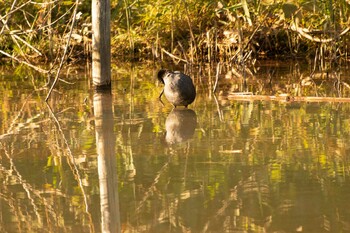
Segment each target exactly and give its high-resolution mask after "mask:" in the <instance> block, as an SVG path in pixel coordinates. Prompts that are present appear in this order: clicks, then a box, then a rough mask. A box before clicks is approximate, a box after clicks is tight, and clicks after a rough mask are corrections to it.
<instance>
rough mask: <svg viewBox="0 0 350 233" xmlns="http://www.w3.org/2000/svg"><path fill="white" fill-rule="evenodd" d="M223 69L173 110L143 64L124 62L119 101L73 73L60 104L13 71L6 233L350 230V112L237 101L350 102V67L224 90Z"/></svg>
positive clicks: (1, 173) (296, 71) (2, 215)
mask: <svg viewBox="0 0 350 233" xmlns="http://www.w3.org/2000/svg"><path fill="white" fill-rule="evenodd" d="M215 69H216V68H215V67H214V68H212V69H208V68H207V67H204V68H201V69H194V70H192V72H193V78H194V81H195V84H196V87H197V91H198V96H197V99H196V101H195V102H194V103H193V104H192V105H190V106H189V109H181V108H179V109H176V110H173V109H172V106H171V105H170V104H169V103H168V102H167V101H166V100H165V98H164V96H163V102H164V105H162V104H161V103H160V102H159V101H158V99H157V97H158V95H159V93H160V91H161V89H162V88H161V85H160V84H158V83H157V82H156V81H155V78H154V77H155V74H156V69H155V68H153V67H152V66H148V65H144V64H138V65H132V66H131V65H124V66H122V67H121V68H120V67H119V68H117V67H115V68H114V70H113V90H112V94H108V93H104V94H98V93H94V92H93V91H92V90H91V89H92V88H91V82H90V81H89V74H88V73H85V72H81V71H79V70H77V71H76V73H74V72H73V71H72V70H71V71H70V72H69V75H62V79H66V80H68V81H69V82H71V83H72V84H68V83H63V82H60V83H59V85H58V86H57V88H56V89H55V91H54V93H53V94H52V96H51V98H50V100H49V101H48V105H47V104H46V103H45V102H44V99H45V97H46V94H47V92H48V88H46V87H44V84H45V82H46V78H45V77H42V76H40V75H38V74H35V73H31V72H30V71H26V72H23V71H22V72H19V71H18V72H14V71H12V70H11V71H9V70H8V69H5V68H3V69H2V70H1V71H2V73H1V76H0V96H2V100H1V101H0V110H1V112H0V180H1V182H0V232H118V231H120V232H347V231H350V220H349V219H350V208H349V207H350V206H349V205H350V204H349V201H348V200H349V198H350V181H349V165H350V162H349V160H348V157H349V153H350V146H349V143H348V141H349V139H350V104H349V103H334V102H320V103H307V102H288V101H279V102H277V101H275V102H274V101H236V100H233V99H230V98H229V93H230V92H237V91H249V92H254V93H259V94H268V95H277V94H278V93H292V94H300V95H303V94H304V95H305V94H307V95H318V96H326V95H327V96H343V97H349V90H348V88H347V86H346V84H347V83H350V82H348V81H347V80H348V78H349V77H346V75H345V74H346V72H345V71H337V72H336V73H335V72H334V73H329V76H327V77H319V76H317V78H314V79H313V80H312V83H311V82H309V83H306V81H310V80H309V79H307V74H310V73H311V71H310V70H311V69H309V68H308V67H304V68H296V66H295V65H294V64H282V65H281V64H280V65H278V64H277V65H276V64H269V63H265V64H261V65H260V66H259V67H258V69H257V71H256V73H255V75H254V76H253V77H250V78H248V81H247V83H246V84H245V85H244V83H243V82H242V80H240V79H239V78H238V79H237V78H234V77H231V73H232V72H231V70H230V69H229V68H222V71H221V74H222V75H221V76H220V78H219V85H218V87H217V91H216V94H215V95H214V94H213V93H212V91H211V90H212V89H213V86H214V83H215V79H216V76H215V72H216V70H215ZM187 72H189V70H187ZM67 73H68V72H67ZM301 77H302V78H301ZM314 77H316V76H314ZM267 80H271V81H267ZM339 80H340V81H339ZM303 81H304V83H303ZM310 83H311V84H310ZM339 83H341V85H338V84H339ZM337 85H338V86H337ZM316 86H317V87H318V89H317V92H316V91H315V90H316V88H315V87H316Z"/></svg>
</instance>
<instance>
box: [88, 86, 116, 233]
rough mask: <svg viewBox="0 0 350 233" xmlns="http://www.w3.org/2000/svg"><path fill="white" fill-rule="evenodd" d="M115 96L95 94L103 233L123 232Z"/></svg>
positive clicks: (104, 93) (101, 93)
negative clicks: (120, 209) (119, 194)
mask: <svg viewBox="0 0 350 233" xmlns="http://www.w3.org/2000/svg"><path fill="white" fill-rule="evenodd" d="M112 106H113V105H112V95H111V93H108V92H99V93H95V94H94V114H95V130H96V147H97V153H98V176H99V184H100V205H101V227H102V232H104V233H106V232H120V212H119V199H118V198H119V197H118V185H117V184H118V183H117V167H116V158H115V135H114V132H113V110H112Z"/></svg>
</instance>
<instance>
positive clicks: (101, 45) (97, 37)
mask: <svg viewBox="0 0 350 233" xmlns="http://www.w3.org/2000/svg"><path fill="white" fill-rule="evenodd" d="M110 5H111V4H110V0H92V8H91V9H92V12H91V13H92V32H93V34H92V81H93V84H94V86H95V88H96V89H106V88H107V89H110V88H111V29H110V21H111V10H110V8H111V7H110Z"/></svg>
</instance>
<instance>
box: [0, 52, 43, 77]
mask: <svg viewBox="0 0 350 233" xmlns="http://www.w3.org/2000/svg"><path fill="white" fill-rule="evenodd" d="M0 53H2V54H3V55H5V56H7V57H9V58H11V59H13V60H15V61H17V62H19V63H23V64H25V65H27V66H29V67H32V68H33V69H35V70H37V71H39V72H41V73H44V74H47V73H49V71H48V70H44V69H41V68H40V67H37V66H35V65H33V64H30V63H29V62H26V61H22V60H20V59H19V58H17V57H14V56H12V55H10V54H8V53H6V52H4V51H2V50H0Z"/></svg>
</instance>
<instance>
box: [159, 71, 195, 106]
mask: <svg viewBox="0 0 350 233" xmlns="http://www.w3.org/2000/svg"><path fill="white" fill-rule="evenodd" d="M158 80H159V81H160V82H161V83H163V84H164V89H163V91H162V92H161V93H160V95H159V99H160V100H161V97H162V95H163V93H164V95H165V97H166V98H167V100H168V101H169V102H170V103H171V104H172V105H174V107H175V108H176V106H185V108H187V106H188V105H189V104H191V103H192V102H193V101H194V99H195V98H196V89H195V87H194V85H193V82H192V79H191V78H190V77H189V76H187V75H185V74H183V73H181V72H180V71H174V72H171V71H169V70H160V71H159V72H158Z"/></svg>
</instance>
